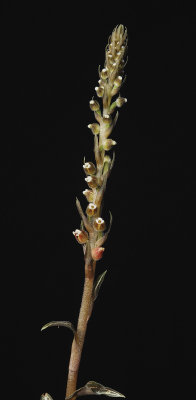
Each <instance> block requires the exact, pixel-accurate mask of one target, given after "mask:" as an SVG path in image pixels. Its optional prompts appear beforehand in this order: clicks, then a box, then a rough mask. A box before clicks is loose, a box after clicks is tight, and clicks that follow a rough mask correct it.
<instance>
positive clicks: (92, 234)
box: [41, 25, 128, 400]
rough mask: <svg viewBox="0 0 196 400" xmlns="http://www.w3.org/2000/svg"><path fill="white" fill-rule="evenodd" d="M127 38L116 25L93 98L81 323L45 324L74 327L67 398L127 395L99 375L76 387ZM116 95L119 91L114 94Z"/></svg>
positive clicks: (82, 234) (95, 288)
mask: <svg viewBox="0 0 196 400" xmlns="http://www.w3.org/2000/svg"><path fill="white" fill-rule="evenodd" d="M127 42H128V37H127V29H126V28H125V27H124V26H123V25H119V26H116V28H115V29H114V30H113V32H112V34H111V36H110V37H109V41H108V44H107V46H106V51H105V64H104V68H103V69H100V68H99V78H100V79H99V81H98V83H99V86H97V87H95V91H96V94H97V96H98V98H100V99H101V100H102V106H100V103H99V101H97V100H94V99H92V100H90V103H89V105H90V108H91V110H92V111H93V112H94V116H95V120H96V122H93V123H91V124H89V125H88V128H89V129H90V130H91V132H92V134H93V135H94V155H95V164H94V163H93V162H90V161H89V162H86V161H85V160H84V165H83V169H84V172H85V174H86V177H85V181H86V183H87V185H88V189H85V190H84V191H83V194H84V196H85V197H86V199H87V201H88V205H87V208H86V212H85V213H84V211H83V210H82V207H81V204H80V202H79V200H78V199H76V206H77V209H78V212H79V215H80V217H81V226H80V229H76V230H75V231H74V232H73V235H74V236H75V238H76V240H77V242H78V243H79V244H81V245H82V247H83V253H84V263H85V280H84V290H83V296H82V302H81V307H80V312H79V317H78V324H77V328H74V326H73V324H72V323H71V322H68V321H52V322H50V323H47V324H46V325H44V326H43V327H42V330H44V329H46V328H48V327H52V326H64V327H67V328H69V329H71V330H72V332H73V335H74V338H73V343H72V349H71V356H70V362H69V371H68V379H67V390H66V400H69V399H75V398H76V397H78V396H82V395H90V394H97V395H100V394H105V395H107V396H111V397H125V396H124V395H122V394H121V393H119V392H117V391H116V390H113V389H110V388H108V387H106V386H104V385H102V384H100V383H97V382H94V381H89V382H88V383H87V384H86V385H84V386H83V387H81V388H80V389H77V378H78V371H79V366H80V360H81V355H82V349H83V344H84V339H85V334H86V330H87V324H88V321H89V318H90V316H91V313H92V310H93V304H94V301H95V300H96V298H97V296H98V293H99V289H100V287H101V284H102V282H103V280H104V277H105V274H106V271H105V272H104V273H102V274H101V275H99V276H98V277H97V278H96V279H95V269H96V262H97V261H99V260H100V259H101V258H102V257H103V254H104V247H102V246H103V245H104V243H105V242H106V239H107V237H108V234H109V232H110V229H111V224H112V215H111V213H110V221H109V224H108V227H106V222H105V221H104V219H103V218H102V217H101V214H102V208H103V196H104V192H105V190H106V185H107V180H108V178H109V176H110V173H111V171H112V167H113V165H114V158H115V155H114V153H113V156H112V157H110V156H109V155H108V154H107V152H108V151H110V150H111V149H113V147H114V146H115V145H116V142H115V141H114V140H113V139H111V138H110V135H111V133H112V130H113V128H114V127H115V125H116V123H117V119H118V114H119V113H118V111H117V110H118V108H120V107H122V106H123V104H124V103H126V102H127V99H125V98H123V97H121V96H120V94H119V91H120V88H121V87H122V84H123V82H124V81H125V79H123V75H124V67H125V65H126V61H125V55H126V52H127ZM116 95H118V97H117V98H116V99H115V100H113V97H114V96H116ZM114 114H115V115H114ZM113 115H114V117H113ZM51 399H52V398H51V396H50V395H49V394H48V393H44V394H42V395H41V400H51Z"/></svg>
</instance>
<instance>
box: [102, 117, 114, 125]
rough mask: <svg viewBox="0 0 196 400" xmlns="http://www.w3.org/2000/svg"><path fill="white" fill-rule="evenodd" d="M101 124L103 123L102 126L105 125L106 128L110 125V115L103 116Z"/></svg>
mask: <svg viewBox="0 0 196 400" xmlns="http://www.w3.org/2000/svg"><path fill="white" fill-rule="evenodd" d="M103 122H104V124H105V125H106V126H109V125H111V123H112V117H111V116H110V115H108V114H105V115H104V116H103Z"/></svg>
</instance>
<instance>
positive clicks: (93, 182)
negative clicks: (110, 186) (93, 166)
mask: <svg viewBox="0 0 196 400" xmlns="http://www.w3.org/2000/svg"><path fill="white" fill-rule="evenodd" d="M85 181H86V182H87V184H88V186H89V187H90V188H91V189H93V188H96V187H97V186H98V184H97V178H96V177H95V176H87V178H85Z"/></svg>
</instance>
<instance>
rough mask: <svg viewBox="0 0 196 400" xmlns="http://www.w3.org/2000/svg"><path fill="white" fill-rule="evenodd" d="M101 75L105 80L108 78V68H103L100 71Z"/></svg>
mask: <svg viewBox="0 0 196 400" xmlns="http://www.w3.org/2000/svg"><path fill="white" fill-rule="evenodd" d="M100 76H101V79H103V80H105V79H107V77H108V69H107V68H104V69H102V71H101V72H100Z"/></svg>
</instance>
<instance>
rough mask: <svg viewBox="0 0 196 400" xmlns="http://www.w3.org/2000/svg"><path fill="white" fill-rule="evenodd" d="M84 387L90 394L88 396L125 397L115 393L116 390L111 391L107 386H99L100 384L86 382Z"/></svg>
mask: <svg viewBox="0 0 196 400" xmlns="http://www.w3.org/2000/svg"><path fill="white" fill-rule="evenodd" d="M85 387H86V389H87V390H90V391H91V392H92V393H89V394H97V395H101V394H105V395H106V396H110V397H125V396H124V395H123V394H121V393H119V392H117V391H116V390H114V389H111V388H109V387H107V386H103V385H101V383H97V382H94V381H90V382H88V383H87V384H86V385H85ZM87 394H88V393H87Z"/></svg>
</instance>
